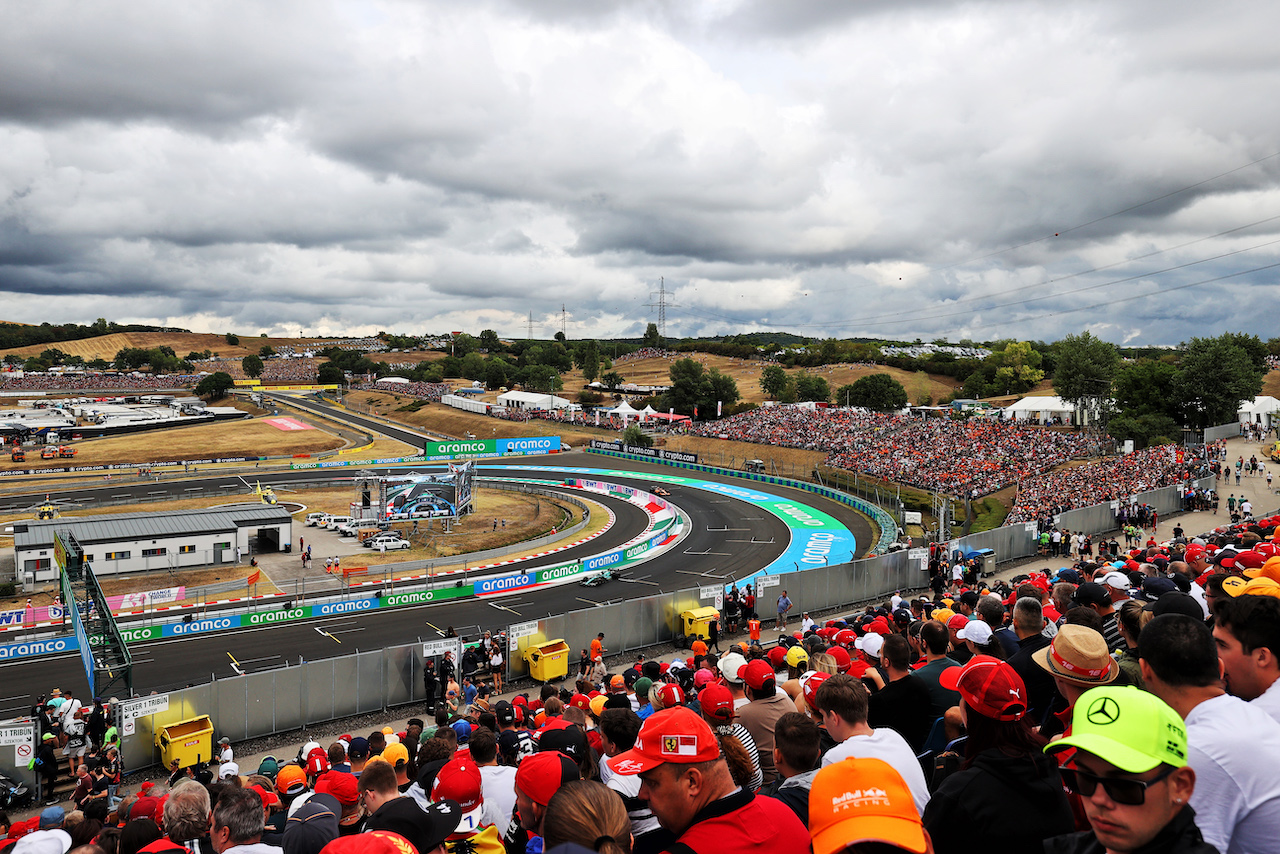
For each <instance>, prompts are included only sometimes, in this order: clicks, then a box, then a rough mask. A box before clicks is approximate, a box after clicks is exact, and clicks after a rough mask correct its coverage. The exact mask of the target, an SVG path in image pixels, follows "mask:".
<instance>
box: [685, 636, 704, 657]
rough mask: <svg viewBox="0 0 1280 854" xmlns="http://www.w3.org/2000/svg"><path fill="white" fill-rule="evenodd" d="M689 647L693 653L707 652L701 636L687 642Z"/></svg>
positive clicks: (702, 653) (701, 653)
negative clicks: (691, 641)
mask: <svg viewBox="0 0 1280 854" xmlns="http://www.w3.org/2000/svg"><path fill="white" fill-rule="evenodd" d="M689 649H691V650H693V654H694V655H706V654H707V645H706V644H705V643H703V641H702V638H696V639H695V640H694V642H693V643H691V644H689Z"/></svg>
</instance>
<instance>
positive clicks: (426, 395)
mask: <svg viewBox="0 0 1280 854" xmlns="http://www.w3.org/2000/svg"><path fill="white" fill-rule="evenodd" d="M351 388H353V389H357V390H363V391H392V392H395V393H397V394H403V395H407V396H409V397H419V398H422V399H423V400H430V401H433V402H435V403H439V402H440V399H441V398H443V397H444V396H445V395H446V394H451V393H452V392H453V388H454V387H453V386H452V385H450V384H449V383H418V382H408V383H402V382H394V381H390V382H389V381H387V380H378V381H377V382H372V383H352V385H351Z"/></svg>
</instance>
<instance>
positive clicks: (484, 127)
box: [0, 0, 1280, 343]
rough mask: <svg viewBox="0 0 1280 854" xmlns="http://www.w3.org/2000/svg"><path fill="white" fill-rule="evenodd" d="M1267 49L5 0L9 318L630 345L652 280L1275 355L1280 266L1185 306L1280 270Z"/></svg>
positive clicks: (731, 293)
mask: <svg viewBox="0 0 1280 854" xmlns="http://www.w3.org/2000/svg"><path fill="white" fill-rule="evenodd" d="M1278 28H1280V10H1277V9H1276V8H1272V7H1271V6H1265V5H1263V6H1260V5H1258V4H1246V3H1238V4H1237V3H1227V4H1225V5H1219V6H1214V7H1204V6H1197V5H1195V4H1189V3H1181V4H1178V3H1175V4H1157V3H1154V2H1145V0H1144V2H1133V3H1125V4H1109V3H1101V2H1086V3H1080V4H1060V3H1058V4H1055V3H1046V2H1030V0H1028V2H985V3H983V2H978V3H966V4H950V3H938V2H929V0H920V2H906V3H889V2H879V0H877V1H876V2H865V3H844V4H841V3H823V2H817V0H800V2H795V3H786V4H779V3H766V2H760V0H740V2H732V0H725V1H724V2H710V0H708V2H693V3H679V2H674V0H673V2H656V3H655V2H640V0H634V2H633V1H632V0H625V1H623V0H620V2H612V3H599V2H582V0H554V1H553V2H533V0H481V2H476V3H471V4H456V3H443V2H434V3H433V2H427V3H417V2H413V3H410V2H396V0H385V1H384V2H365V0H350V2H335V3H331V4H321V5H317V4H314V3H303V2H296V0H295V2H284V0H282V2H279V3H272V4H269V5H267V6H262V5H261V4H241V3H236V2H231V1H230V0H228V2H221V3H213V2H193V3H184V4H172V3H159V2H134V3H128V4H125V3H116V2H103V3H97V4H89V5H87V6H86V5H83V4H71V3H65V2H48V3H39V4H10V5H8V6H5V7H3V8H0V290H3V291H4V292H5V296H6V305H7V308H6V316H5V317H4V318H3V319H9V320H19V321H27V322H40V321H41V320H45V319H50V320H65V319H75V320H84V321H91V320H93V319H94V318H95V317H97V316H106V317H111V318H113V319H119V320H136V321H149V322H154V323H162V324H165V325H180V326H190V327H192V328H196V329H200V330H202V331H203V330H211V331H225V330H226V329H228V328H233V327H234V328H238V329H250V328H252V329H277V330H291V331H298V330H301V329H303V328H305V329H308V330H312V331H319V330H325V332H326V334H328V333H337V332H343V331H349V332H352V333H360V334H364V333H367V332H369V331H376V330H378V329H389V330H392V331H441V330H445V329H472V328H474V330H476V331H478V329H480V328H484V327H492V328H495V329H497V330H498V331H499V332H500V333H501V334H504V335H514V334H522V335H523V334H525V324H526V323H527V318H528V315H529V314H530V313H531V312H532V313H533V315H534V321H535V334H549V332H550V331H551V330H553V329H556V328H558V325H559V318H558V314H559V308H560V305H561V304H565V305H566V306H567V309H568V313H569V323H570V330H569V331H570V334H571V335H600V336H608V335H613V334H631V333H635V332H637V331H643V328H644V325H645V323H647V322H648V321H649V320H651V319H654V317H653V314H652V310H651V308H650V307H649V306H648V305H647V303H649V302H651V301H652V300H651V297H650V295H649V294H650V291H651V290H653V289H655V288H656V287H657V283H658V280H659V278H660V277H666V280H667V286H668V288H669V289H671V290H672V291H673V293H674V297H673V302H675V303H676V304H677V305H676V306H674V307H672V308H671V309H670V310H668V312H667V323H668V329H669V331H671V332H673V333H676V334H694V333H697V332H707V333H725V332H734V331H738V330H741V329H758V328H779V329H790V330H793V331H797V332H801V333H803V334H807V335H818V336H826V335H830V336H846V335H883V336H888V337H896V338H906V339H911V338H914V337H917V336H918V337H922V338H925V339H926V340H927V339H930V338H933V337H938V336H949V337H952V338H959V337H971V338H979V339H980V338H984V337H991V336H994V335H999V336H1016V337H1020V338H1041V339H1046V340H1053V339H1056V338H1059V337H1061V335H1063V334H1065V333H1066V332H1072V331H1078V330H1080V329H1082V328H1090V329H1093V330H1094V331H1095V332H1097V333H1098V334H1101V335H1104V337H1107V338H1109V339H1110V340H1115V341H1125V342H1130V341H1139V340H1140V341H1148V342H1151V343H1176V342H1177V341H1179V340H1184V339H1186V338H1189V337H1190V336H1191V335H1193V334H1210V333H1213V332H1215V331H1217V330H1218V329H1221V328H1232V329H1243V330H1246V331H1251V332H1257V333H1259V334H1263V335H1264V336H1268V337H1269V336H1270V334H1271V331H1270V329H1269V326H1270V321H1269V316H1270V314H1271V313H1272V312H1271V311H1270V307H1272V306H1273V305H1274V300H1275V297H1276V287H1275V284H1274V283H1275V282H1276V281H1277V276H1276V272H1277V271H1276V270H1275V269H1271V270H1261V269H1260V270H1259V271H1258V272H1255V273H1248V274H1245V275H1241V276H1239V277H1236V278H1231V279H1224V280H1222V281H1219V282H1213V283H1206V284H1193V283H1195V282H1197V281H1200V280H1207V279H1212V278H1218V277H1221V276H1227V275H1231V274H1235V273H1240V272H1241V271H1247V270H1250V269H1252V268H1263V267H1266V266H1267V265H1268V264H1270V263H1274V262H1275V261H1276V260H1277V259H1280V252H1277V251H1276V250H1277V247H1275V246H1272V247H1257V246H1255V244H1258V243H1263V242H1265V241H1266V239H1267V237H1268V235H1274V234H1275V232H1276V231H1277V223H1278V222H1280V221H1277V222H1271V223H1266V222H1262V221H1264V220H1267V219H1268V218H1271V217H1276V216H1280V157H1274V158H1269V159H1264V160H1263V161H1262V162H1258V163H1252V161H1256V160H1258V159H1259V158H1267V156H1268V155H1271V154H1273V153H1275V152H1276V151H1277V150H1280V143H1276V142H1275V140H1277V139H1280V117H1278V116H1277V115H1276V113H1275V111H1273V110H1269V109H1266V107H1265V105H1267V104H1270V103H1272V102H1273V101H1275V100H1276V96H1277V95H1280V69H1278V68H1277V67H1276V65H1275V63H1274V48H1273V46H1272V44H1271V42H1272V40H1273V37H1272V34H1273V33H1274V32H1275V31H1276V30H1277V29H1278ZM1229 170H1235V171H1231V172H1230V174H1223V173H1227V172H1228V171H1229ZM1252 222H1261V224H1260V225H1258V226H1256V227H1254V228H1251V229H1246V230H1245V231H1242V232H1239V233H1235V234H1229V235H1223V236H1220V237H1213V238H1212V239H1206V238H1210V237H1211V236H1212V235H1217V234H1218V233H1220V232H1225V231H1228V230H1230V229H1235V228H1237V227H1240V226H1245V225H1247V224H1248V223H1252ZM1242 249H1248V251H1244V252H1240V254H1239V255H1235V256H1230V257H1221V258H1217V257H1215V256H1226V255H1227V254H1228V253H1230V252H1233V251H1237V250H1242ZM1160 250H1166V251H1160ZM1142 256H1150V257H1149V258H1144V257H1142ZM1210 258H1213V260H1211V261H1206V263H1204V264H1202V265H1196V266H1188V267H1184V268H1182V269H1171V270H1168V271H1166V272H1158V271H1161V270H1164V269H1165V268H1175V267H1178V266H1179V265H1185V264H1189V263H1190V262H1193V261H1197V260H1202V259H1210ZM1130 276H1141V278H1139V279H1138V280H1137V281H1134V282H1127V281H1121V280H1122V279H1125V278H1127V277H1130ZM1131 296H1136V297H1137V298H1135V299H1132V300H1128V301H1126V302H1117V300H1121V299H1125V298H1127V297H1131ZM1206 327H1214V328H1206Z"/></svg>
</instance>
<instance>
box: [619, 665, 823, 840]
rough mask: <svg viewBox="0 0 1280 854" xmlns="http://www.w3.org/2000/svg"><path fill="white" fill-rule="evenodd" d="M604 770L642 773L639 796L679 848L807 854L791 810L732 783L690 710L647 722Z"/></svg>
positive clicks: (713, 738) (669, 712)
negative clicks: (646, 802) (607, 768)
mask: <svg viewBox="0 0 1280 854" xmlns="http://www.w3.org/2000/svg"><path fill="white" fill-rule="evenodd" d="M766 666H767V665H766ZM609 767H610V769H612V770H613V771H614V773H616V774H637V775H639V777H640V797H641V798H643V799H644V800H646V801H648V802H649V807H650V809H652V810H653V814H654V815H655V816H657V818H658V821H659V822H661V824H662V826H663V827H664V828H666V829H667V830H668V831H670V832H671V833H673V834H674V835H675V836H676V837H677V842H676V846H678V848H679V850H684V851H689V850H692V851H702V852H710V851H768V852H770V854H808V851H809V837H808V833H807V832H806V831H805V827H804V824H802V823H801V822H800V820H799V819H798V818H796V816H795V813H793V812H792V811H791V810H789V809H788V808H787V807H786V806H784V805H783V804H781V803H780V802H778V801H776V800H774V799H772V798H765V797H759V796H757V795H755V794H753V793H751V792H749V791H747V790H746V789H744V788H741V787H739V786H737V785H736V784H735V783H734V781H733V777H732V775H731V774H730V772H729V766H728V764H727V763H726V762H725V760H724V758H723V757H722V756H721V753H720V745H719V743H718V742H717V741H716V735H715V733H714V732H712V730H711V727H709V726H708V725H707V724H706V722H705V721H703V720H702V719H701V718H700V717H698V715H696V714H694V713H693V712H692V711H691V710H689V709H687V708H684V707H679V708H675V709H664V710H663V711H661V712H658V713H656V714H654V715H653V716H652V717H650V718H649V720H647V721H645V723H644V726H643V727H641V729H640V733H639V735H638V737H637V739H636V744H635V747H633V748H632V749H631V750H628V751H626V752H625V753H620V754H618V755H617V756H615V757H613V758H611V759H610V760H609ZM669 850H670V849H669Z"/></svg>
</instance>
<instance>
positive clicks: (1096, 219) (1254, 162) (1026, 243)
mask: <svg viewBox="0 0 1280 854" xmlns="http://www.w3.org/2000/svg"><path fill="white" fill-rule="evenodd" d="M1276 157H1280V151H1277V152H1274V153H1272V154H1268V155H1267V156H1265V157H1259V158H1258V159H1257V160H1251V161H1249V162H1248V163H1245V164H1243V165H1240V166H1237V167H1235V168H1234V169H1228V170H1227V171H1226V172H1219V173H1218V174H1217V175H1214V176H1212V177H1209V178H1205V179H1204V180H1202V181H1196V182H1195V183H1194V184H1188V185H1187V186H1185V187H1179V188H1178V189H1176V190H1171V191H1170V192H1168V193H1165V194H1163V195H1160V196H1156V197H1155V198H1154V199H1147V200H1146V201H1145V202H1138V203H1137V204H1134V205H1129V207H1127V208H1122V209H1120V210H1118V211H1114V212H1113V213H1109V214H1104V215H1103V216H1098V217H1094V218H1093V219H1090V220H1086V221H1085V222H1082V223H1078V224H1076V225H1072V226H1068V227H1067V228H1062V229H1059V230H1058V231H1055V232H1054V233H1053V237H1060V236H1061V235H1064V234H1070V233H1072V232H1074V231H1079V230H1080V229H1082V228H1088V227H1089V226H1091V225H1095V224H1097V223H1100V222H1105V221H1106V220H1109V219H1114V218H1115V217H1118V216H1124V215H1125V214H1127V213H1132V212H1133V211H1136V210H1138V209H1140V208H1145V207H1147V206H1148V205H1154V204H1155V203H1156V202H1162V201H1164V200H1165V199H1170V198H1173V197H1174V196H1177V195H1180V194H1182V193H1185V192H1187V191H1188V190H1194V189H1195V188H1196V187H1203V186H1204V185H1205V184H1209V183H1211V182H1213V181H1216V180H1218V179H1219V178H1225V177H1227V176H1228V175H1234V174H1235V173H1236V172H1241V171H1243V170H1245V169H1249V168H1251V167H1253V166H1257V165H1258V164H1259V163H1265V162H1266V161H1268V160H1272V159H1274V158H1276ZM1053 237H1049V236H1048V235H1045V236H1044V237H1037V238H1035V239H1034V240H1026V241H1023V242H1022V243H1015V244H1014V245H1012V246H1006V247H1005V248H1003V249H997V250H995V251H993V252H988V253H987V254H985V255H978V256H976V257H973V258H970V259H968V260H967V261H957V262H956V263H954V264H948V265H946V266H944V267H932V268H930V272H936V271H939V270H951V269H954V268H956V267H963V266H964V265H966V264H970V263H972V262H974V261H984V260H986V259H987V258H994V257H996V256H997V255H1004V254H1005V253H1008V252H1012V251H1014V250H1015V249H1022V248H1023V247H1025V246H1034V245H1035V244H1037V243H1043V242H1044V241H1046V240H1052V239H1053Z"/></svg>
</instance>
